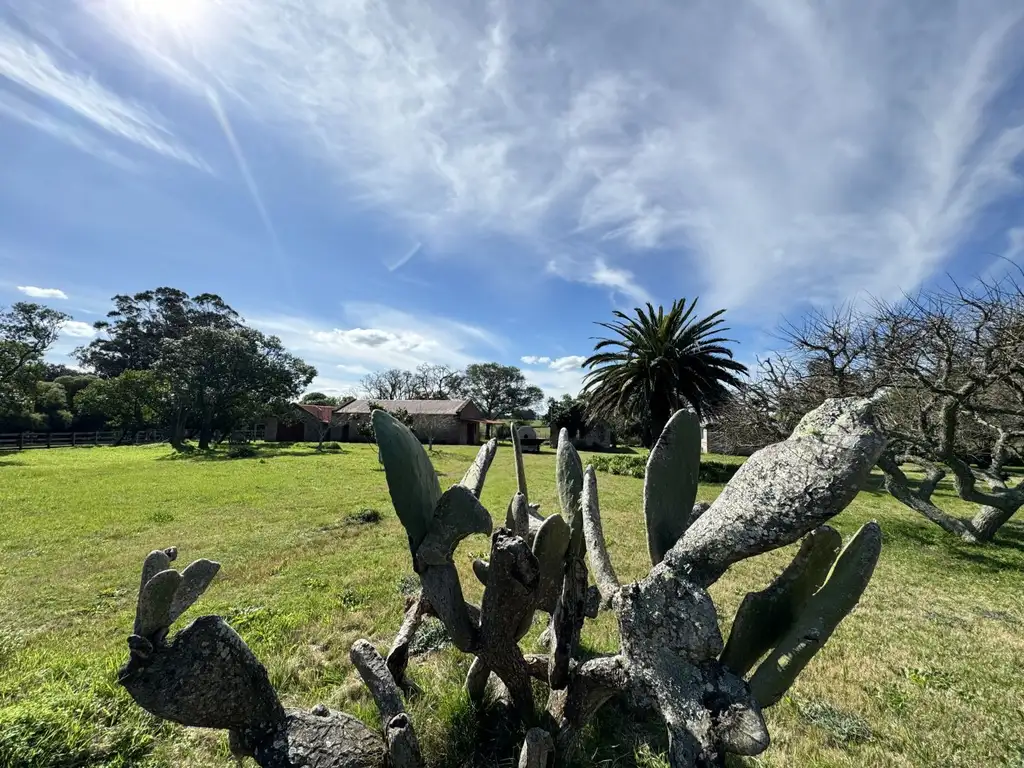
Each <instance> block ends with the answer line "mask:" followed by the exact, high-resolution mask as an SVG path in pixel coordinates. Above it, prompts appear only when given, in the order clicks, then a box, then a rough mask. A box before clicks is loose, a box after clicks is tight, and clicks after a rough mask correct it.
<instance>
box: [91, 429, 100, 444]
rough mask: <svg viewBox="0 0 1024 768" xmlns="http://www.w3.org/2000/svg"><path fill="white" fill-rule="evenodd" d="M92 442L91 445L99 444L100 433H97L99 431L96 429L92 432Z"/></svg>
mask: <svg viewBox="0 0 1024 768" xmlns="http://www.w3.org/2000/svg"><path fill="white" fill-rule="evenodd" d="M92 444H93V445H99V444H100V433H99V431H96V432H93V433H92Z"/></svg>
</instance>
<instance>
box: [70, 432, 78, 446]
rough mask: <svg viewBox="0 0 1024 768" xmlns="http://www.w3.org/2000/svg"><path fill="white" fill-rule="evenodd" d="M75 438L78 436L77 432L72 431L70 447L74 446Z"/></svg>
mask: <svg viewBox="0 0 1024 768" xmlns="http://www.w3.org/2000/svg"><path fill="white" fill-rule="evenodd" d="M77 438H78V433H77V432H72V433H71V447H72V448H74V447H75V443H77V442H78V440H77Z"/></svg>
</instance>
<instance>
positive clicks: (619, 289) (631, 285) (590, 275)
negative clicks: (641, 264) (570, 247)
mask: <svg viewBox="0 0 1024 768" xmlns="http://www.w3.org/2000/svg"><path fill="white" fill-rule="evenodd" d="M547 271H548V273H549V274H552V275H558V277H560V278H562V279H563V280H572V281H574V282H578V283H584V284H585V285H593V286H595V287H599V288H608V289H610V290H609V293H610V294H611V296H612V299H613V300H614V301H619V300H621V299H627V300H629V301H630V302H634V303H640V304H643V303H645V302H648V301H651V300H652V299H651V295H650V294H649V293H648V292H647V291H646V290H644V288H643V287H642V286H641V285H640V284H639V283H638V282H637V280H636V277H635V275H634V274H633V273H632V272H630V271H629V270H628V269H624V268H621V267H610V266H609V265H608V263H607V262H606V261H605V259H603V258H596V259H594V260H593V261H591V262H586V263H584V264H582V265H581V264H580V263H577V262H574V261H572V260H571V259H566V258H562V259H552V260H551V261H549V262H548V264H547Z"/></svg>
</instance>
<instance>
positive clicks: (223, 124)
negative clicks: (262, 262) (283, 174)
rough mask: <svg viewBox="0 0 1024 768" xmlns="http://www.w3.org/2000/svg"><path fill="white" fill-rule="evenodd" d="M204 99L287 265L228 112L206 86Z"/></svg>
mask: <svg viewBox="0 0 1024 768" xmlns="http://www.w3.org/2000/svg"><path fill="white" fill-rule="evenodd" d="M205 93H206V100H207V103H208V104H209V105H210V109H211V110H213V114H214V117H216V118H217V124H218V125H220V128H221V131H223V132H224V138H225V140H227V142H228V146H229V147H231V154H232V155H233V156H234V158H235V162H236V163H237V164H238V170H239V172H240V173H241V174H242V178H243V179H244V180H245V187H246V189H248V190H249V197H250V198H251V199H252V202H253V205H255V206H256V211H257V213H258V214H259V217H260V221H262V222H263V227H264V229H266V230H267V235H268V236H269V237H270V242H271V244H272V245H273V247H274V251H275V253H276V254H277V256H278V259H280V261H281V262H282V266H287V262H288V258H287V256H285V253H284V249H283V248H282V247H281V241H280V240H279V239H278V237H277V229H275V227H274V222H273V221H271V219H270V213H269V212H268V211H267V206H266V205H265V204H264V202H263V195H261V194H260V188H259V187H258V186H256V179H255V178H253V175H252V171H250V170H249V163H248V161H247V160H246V159H245V154H244V153H243V152H242V145H241V144H239V143H238V138H237V137H236V136H235V132H234V130H233V129H232V128H231V122H230V121H229V120H228V113H227V112H225V111H224V105H223V104H221V101H220V97H219V96H218V95H217V92H216V91H215V90H214V89H213V88H212V87H209V86H207V87H206V89H205ZM290 274H291V271H290V270H287V269H286V270H285V272H284V276H285V277H286V279H290V278H288V276H289V275H290Z"/></svg>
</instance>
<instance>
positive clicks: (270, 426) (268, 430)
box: [263, 416, 277, 443]
mask: <svg viewBox="0 0 1024 768" xmlns="http://www.w3.org/2000/svg"><path fill="white" fill-rule="evenodd" d="M263 439H264V440H266V441H267V442H271V443H272V442H274V441H275V440H277V417H276V416H271V417H270V418H269V419H267V422H266V425H265V426H264V428H263Z"/></svg>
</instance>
